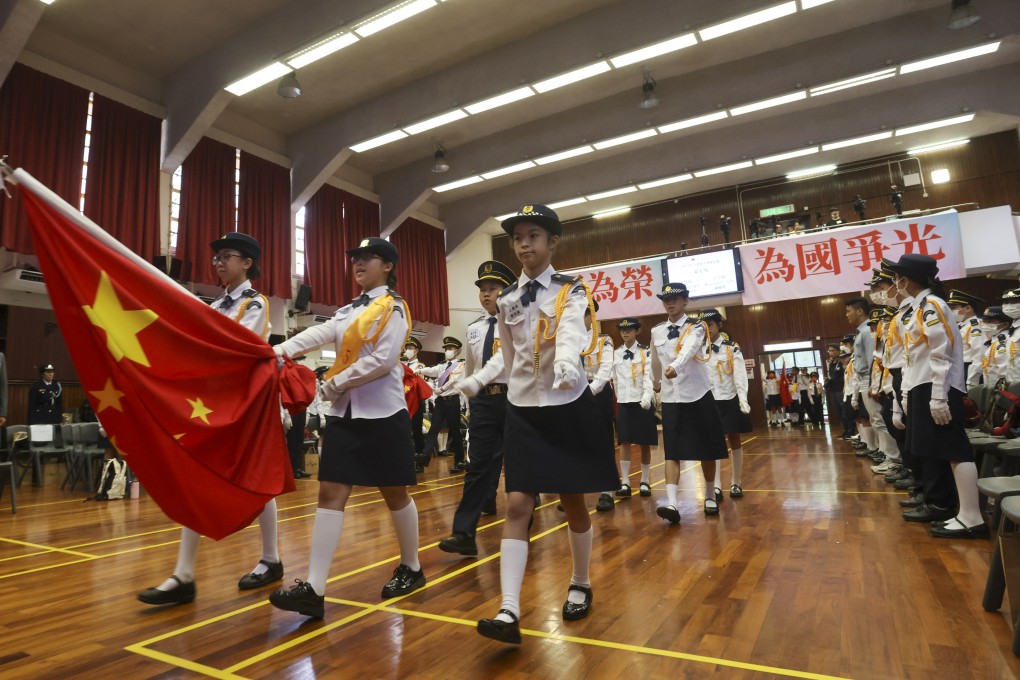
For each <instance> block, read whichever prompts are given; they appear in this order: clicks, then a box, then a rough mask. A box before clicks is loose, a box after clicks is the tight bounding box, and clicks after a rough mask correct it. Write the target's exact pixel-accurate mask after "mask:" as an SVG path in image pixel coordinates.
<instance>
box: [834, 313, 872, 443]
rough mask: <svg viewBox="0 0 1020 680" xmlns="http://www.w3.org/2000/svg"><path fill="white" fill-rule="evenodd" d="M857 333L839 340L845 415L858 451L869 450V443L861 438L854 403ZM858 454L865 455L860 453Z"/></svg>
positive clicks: (856, 409) (856, 408)
mask: <svg viewBox="0 0 1020 680" xmlns="http://www.w3.org/2000/svg"><path fill="white" fill-rule="evenodd" d="M856 337H857V334H856V333H851V334H849V335H844V336H843V338H842V339H841V340H840V341H839V362H840V363H841V364H843V397H842V403H843V417H844V418H845V419H846V420H847V422H848V423H849V427H850V429H849V430H848V432H850V441H851V442H852V443H853V447H854V449H856V450H857V451H867V450H868V445H867V443H865V442H864V441H862V440H861V435H860V432H859V431H858V426H857V413H858V407H856V406H854V405H853V397H854V395H855V394H857V372H856V371H855V370H854V360H853V357H854V339H855V338H856ZM857 455H858V456H862V455H864V454H863V453H858V454H857Z"/></svg>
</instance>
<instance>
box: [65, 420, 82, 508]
mask: <svg viewBox="0 0 1020 680" xmlns="http://www.w3.org/2000/svg"><path fill="white" fill-rule="evenodd" d="M74 427H75V426H74V425H72V424H71V423H64V424H62V425H60V436H61V438H62V440H63V445H64V448H65V449H66V457H65V458H64V462H65V463H66V464H67V474H66V475H64V481H63V482H61V483H60V488H61V489H63V488H64V487H65V486H67V484H68V483H70V484H71V490H72V491H74V483H75V481H77V478H78V473H79V468H80V463H79V460H80V456H79V452H78V449H77V447H76V446H75V445H74V444H75V442H74V439H75V432H74Z"/></svg>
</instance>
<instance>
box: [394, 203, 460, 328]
mask: <svg viewBox="0 0 1020 680" xmlns="http://www.w3.org/2000/svg"><path fill="white" fill-rule="evenodd" d="M390 242H391V243H392V244H393V245H395V246H396V247H397V250H398V251H399V252H400V264H399V265H398V266H397V282H398V283H397V289H398V290H399V291H401V292H402V294H403V295H404V297H405V298H406V299H407V304H408V306H409V307H410V308H411V318H412V319H414V320H415V321H424V322H426V323H434V324H437V325H439V326H449V325H450V293H449V290H448V287H447V284H446V233H445V232H444V231H443V230H441V229H436V228H435V227H433V226H430V225H428V224H425V223H424V222H421V221H419V220H416V219H414V218H411V217H409V218H407V219H406V220H404V223H403V224H401V225H400V226H399V227H397V230H396V231H394V232H393V235H392V236H390Z"/></svg>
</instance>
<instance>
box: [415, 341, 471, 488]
mask: <svg viewBox="0 0 1020 680" xmlns="http://www.w3.org/2000/svg"><path fill="white" fill-rule="evenodd" d="M463 348H464V343H462V342H461V341H460V340H458V339H457V338H454V337H452V336H449V335H448V336H446V337H445V338H443V352H444V355H445V357H446V362H445V363H440V364H436V365H435V366H431V367H429V368H422V369H421V370H420V371H419V372H418V373H419V375H423V376H425V377H427V378H435V381H436V386H435V390H434V393H433V396H434V397H435V402H434V406H433V409H432V426H431V427H429V433H428V435H427V436H426V437H425V455H424V461H423V463H424V465H425V466H428V464H429V461H430V460H431V459H432V454H433V453H435V451H436V448H437V444H438V441H439V431H440V430H442V429H443V428H444V427H445V428H446V432H447V437H446V450H447V451H448V452H449V453H452V454H453V465H452V466H450V472H464V471H465V470H467V461H466V460H465V459H464V438H463V437H462V436H461V433H460V411H461V399H460V397H461V395H460V392H457V391H456V390H451V389H449V386H451V385H453V383H455V382H456V381H457V380H458V379H459V378H461V377H462V376H463V375H464V360H463V359H461V358H460V352H461V350H462V349H463Z"/></svg>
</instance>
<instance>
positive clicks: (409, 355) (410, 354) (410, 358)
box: [404, 349, 418, 361]
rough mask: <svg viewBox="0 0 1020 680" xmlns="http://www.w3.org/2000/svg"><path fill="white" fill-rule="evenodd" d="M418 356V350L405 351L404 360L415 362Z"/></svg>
mask: <svg viewBox="0 0 1020 680" xmlns="http://www.w3.org/2000/svg"><path fill="white" fill-rule="evenodd" d="M416 356H418V350H416V349H405V350H404V358H405V359H407V360H408V361H414V358H415V357H416Z"/></svg>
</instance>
